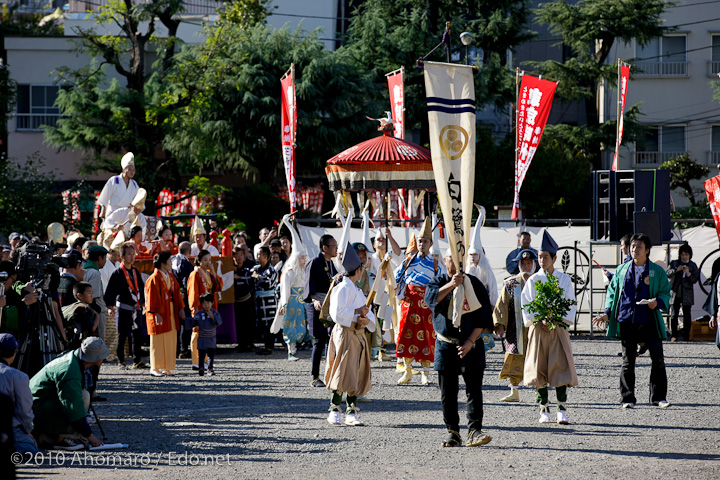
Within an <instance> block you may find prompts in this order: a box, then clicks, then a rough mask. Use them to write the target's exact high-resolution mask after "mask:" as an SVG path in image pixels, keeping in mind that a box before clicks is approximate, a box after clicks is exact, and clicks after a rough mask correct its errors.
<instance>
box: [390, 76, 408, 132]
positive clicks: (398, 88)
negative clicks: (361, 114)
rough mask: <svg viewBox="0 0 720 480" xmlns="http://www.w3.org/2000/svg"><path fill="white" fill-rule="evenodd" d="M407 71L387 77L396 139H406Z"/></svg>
mask: <svg viewBox="0 0 720 480" xmlns="http://www.w3.org/2000/svg"><path fill="white" fill-rule="evenodd" d="M404 73H405V69H404V68H401V69H400V70H395V71H394V72H390V73H388V74H387V75H386V77H387V81H388V89H389V90H390V108H391V112H390V113H391V114H392V118H393V122H394V123H393V126H394V127H395V131H394V133H393V136H394V137H395V138H403V139H404V138H405V84H404V83H403V77H404Z"/></svg>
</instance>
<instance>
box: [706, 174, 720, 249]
mask: <svg viewBox="0 0 720 480" xmlns="http://www.w3.org/2000/svg"><path fill="white" fill-rule="evenodd" d="M704 185H705V194H706V195H707V199H708V205H709V206H710V212H711V213H712V216H713V221H714V222H715V231H716V232H717V234H718V242H720V175H717V176H715V177H712V178H709V179H707V180H705V182H704Z"/></svg>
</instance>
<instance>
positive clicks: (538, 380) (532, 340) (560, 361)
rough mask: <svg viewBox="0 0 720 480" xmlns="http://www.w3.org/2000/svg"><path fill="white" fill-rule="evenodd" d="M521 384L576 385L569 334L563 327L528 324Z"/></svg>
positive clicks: (537, 385) (544, 385) (540, 385)
mask: <svg viewBox="0 0 720 480" xmlns="http://www.w3.org/2000/svg"><path fill="white" fill-rule="evenodd" d="M523 373H524V375H523V377H524V380H525V385H528V386H535V387H537V388H543V387H546V386H548V385H549V386H550V387H561V386H563V385H567V386H568V387H574V386H576V385H577V384H578V377H577V372H576V371H575V361H574V360H573V355H572V346H571V345H570V334H569V333H568V331H567V330H566V329H564V328H555V329H553V330H549V329H548V328H546V327H544V326H535V325H532V326H530V331H529V333H528V345H527V353H526V355H525V370H524V372H523Z"/></svg>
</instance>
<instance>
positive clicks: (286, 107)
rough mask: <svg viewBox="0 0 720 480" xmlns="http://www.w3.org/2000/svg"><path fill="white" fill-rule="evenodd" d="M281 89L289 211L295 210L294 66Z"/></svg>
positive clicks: (283, 143) (281, 82) (295, 130)
mask: <svg viewBox="0 0 720 480" xmlns="http://www.w3.org/2000/svg"><path fill="white" fill-rule="evenodd" d="M280 85H281V88H282V109H281V115H280V123H281V125H282V132H281V135H282V137H281V138H282V152H283V161H284V163H285V178H286V179H287V184H288V197H289V198H288V199H289V200H290V211H291V212H292V211H294V210H295V205H296V204H297V200H296V197H295V135H296V134H297V109H296V108H295V64H293V65H291V66H290V70H289V71H288V72H287V73H286V74H285V76H284V77H283V78H281V79H280Z"/></svg>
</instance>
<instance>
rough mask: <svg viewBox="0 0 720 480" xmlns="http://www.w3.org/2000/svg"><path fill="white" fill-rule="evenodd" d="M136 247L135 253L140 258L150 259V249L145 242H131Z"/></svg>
mask: <svg viewBox="0 0 720 480" xmlns="http://www.w3.org/2000/svg"><path fill="white" fill-rule="evenodd" d="M130 243H131V244H132V246H133V247H135V253H136V254H137V256H138V257H150V256H152V255H150V249H149V248H148V247H146V246H145V245H144V242H140V243H135V242H130Z"/></svg>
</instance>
